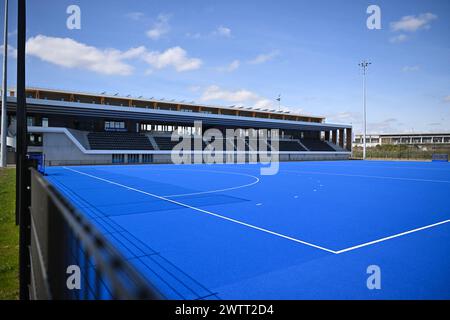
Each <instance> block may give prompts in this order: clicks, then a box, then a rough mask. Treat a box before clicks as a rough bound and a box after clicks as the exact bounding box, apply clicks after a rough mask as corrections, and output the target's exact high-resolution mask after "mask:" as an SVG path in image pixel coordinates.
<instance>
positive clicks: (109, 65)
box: [27, 35, 202, 75]
mask: <svg viewBox="0 0 450 320" xmlns="http://www.w3.org/2000/svg"><path fill="white" fill-rule="evenodd" d="M27 54H28V55H30V56H35V57H38V58H39V59H41V60H43V61H46V62H50V63H53V64H56V65H59V66H62V67H65V68H79V69H86V70H90V71H93V72H97V73H100V74H107V75H130V74H132V72H133V70H134V68H133V66H132V65H130V64H128V63H127V62H126V61H127V60H136V59H138V60H142V61H144V62H146V63H147V64H149V65H150V66H151V67H152V68H155V69H163V68H166V67H173V68H175V70H176V71H178V72H182V71H188V70H194V69H198V68H199V67H200V66H201V64H202V61H201V60H200V59H196V58H190V57H188V55H187V52H186V51H185V50H184V49H183V48H180V47H173V48H169V49H167V50H166V51H164V52H162V53H160V52H157V51H148V50H147V49H146V48H145V47H144V46H140V47H136V48H131V49H128V50H126V51H120V50H117V49H98V48H96V47H93V46H88V45H86V44H83V43H80V42H77V41H75V40H73V39H70V38H57V37H47V36H44V35H38V36H36V37H32V38H30V39H28V41H27ZM151 72H152V70H147V71H146V74H150V73H151Z"/></svg>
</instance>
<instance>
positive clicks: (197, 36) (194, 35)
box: [186, 32, 202, 39]
mask: <svg viewBox="0 0 450 320" xmlns="http://www.w3.org/2000/svg"><path fill="white" fill-rule="evenodd" d="M186 37H187V38H190V39H200V38H201V37H202V35H201V33H199V32H196V33H190V32H188V33H186Z"/></svg>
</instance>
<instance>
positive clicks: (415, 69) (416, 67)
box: [402, 66, 420, 72]
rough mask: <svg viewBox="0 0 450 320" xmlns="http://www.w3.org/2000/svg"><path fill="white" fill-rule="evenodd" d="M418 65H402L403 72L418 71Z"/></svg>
mask: <svg viewBox="0 0 450 320" xmlns="http://www.w3.org/2000/svg"><path fill="white" fill-rule="evenodd" d="M419 70H420V67H419V66H404V67H403V68H402V71H403V72H416V71H419Z"/></svg>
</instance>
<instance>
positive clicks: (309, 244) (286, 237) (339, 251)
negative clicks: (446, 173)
mask: <svg viewBox="0 0 450 320" xmlns="http://www.w3.org/2000/svg"><path fill="white" fill-rule="evenodd" d="M63 168H64V169H66V170H69V171H73V172H76V173H78V174H81V175H85V176H88V177H91V178H93V179H97V180H100V181H103V182H107V183H110V184H113V185H116V186H119V187H122V188H125V189H127V190H131V191H135V192H139V193H142V194H145V195H148V196H151V197H154V198H157V199H161V200H164V201H167V202H170V203H174V204H176V205H179V206H182V207H185V208H189V209H192V210H195V211H198V212H202V213H206V214H209V215H212V216H214V217H217V218H221V219H224V220H227V221H231V222H234V223H237V224H240V225H243V226H246V227H249V228H252V229H255V230H259V231H262V232H265V233H268V234H271V235H274V236H277V237H280V238H284V239H287V240H291V241H294V242H297V243H301V244H303V245H306V246H310V247H313V248H316V249H320V250H322V251H326V252H329V253H333V254H342V253H345V252H349V251H353V250H357V249H360V248H363V247H367V246H370V245H373V244H376V243H380V242H384V241H387V240H390V239H394V238H398V237H402V236H405V235H407V234H411V233H414V232H418V231H421V230H425V229H430V228H433V227H436V226H439V225H443V224H445V223H449V222H450V219H448V220H444V221H440V222H437V223H433V224H430V225H426V226H423V227H419V228H416V229H412V230H409V231H405V232H401V233H397V234H394V235H392V236H388V237H384V238H381V239H377V240H373V241H370V242H366V243H362V244H359V245H356V246H353V247H349V248H345V249H341V250H337V251H336V250H331V249H328V248H325V247H321V246H318V245H315V244H313V243H310V242H306V241H303V240H299V239H296V238H293V237H290V236H286V235H284V234H281V233H278V232H274V231H271V230H268V229H264V228H261V227H258V226H254V225H251V224H249V223H245V222H242V221H239V220H236V219H232V218H228V217H225V216H222V215H220V214H217V213H214V212H211V211H207V210H203V209H200V208H196V207H193V206H190V205H188V204H185V203H182V202H179V201H175V200H171V199H167V198H165V197H162V196H158V195H156V194H153V193H150V192H146V191H143V190H139V189H136V188H133V187H129V186H127V185H124V184H120V183H117V182H114V181H111V180H108V179H104V178H100V177H97V176H94V175H91V174H88V173H85V172H81V171H78V170H75V169H72V168H68V167H63Z"/></svg>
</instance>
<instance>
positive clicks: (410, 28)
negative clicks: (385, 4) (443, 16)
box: [391, 12, 437, 32]
mask: <svg viewBox="0 0 450 320" xmlns="http://www.w3.org/2000/svg"><path fill="white" fill-rule="evenodd" d="M436 19H437V16H436V15H434V14H432V13H429V12H428V13H422V14H419V15H418V16H414V15H411V16H404V17H402V18H401V19H400V20H399V21H394V22H392V23H391V30H392V31H403V32H415V31H417V30H420V29H429V28H430V22H431V21H433V20H436Z"/></svg>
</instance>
